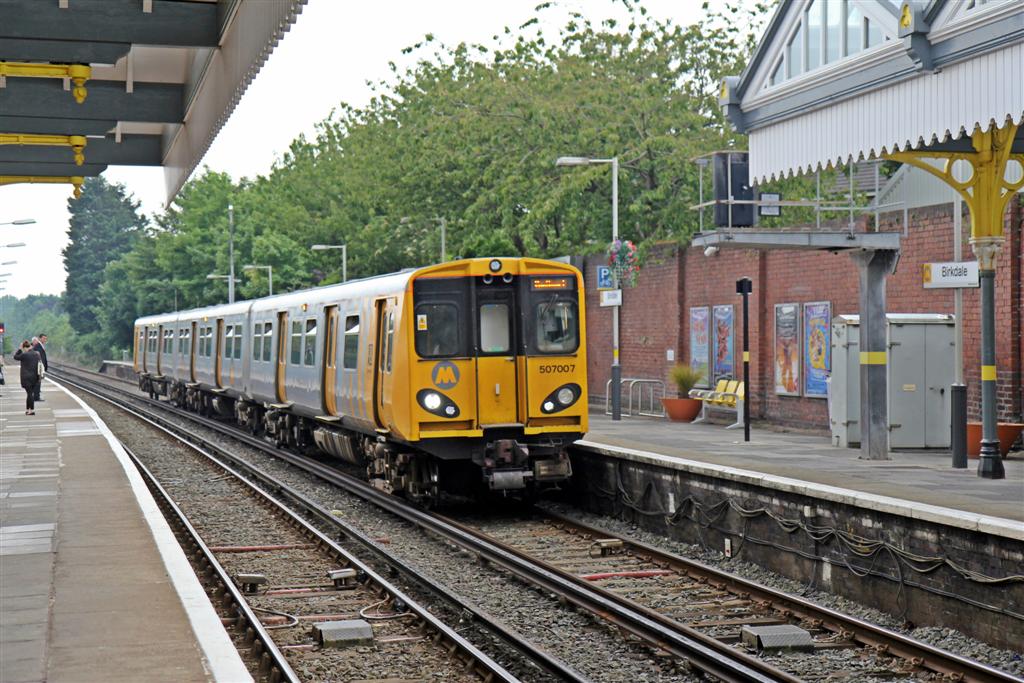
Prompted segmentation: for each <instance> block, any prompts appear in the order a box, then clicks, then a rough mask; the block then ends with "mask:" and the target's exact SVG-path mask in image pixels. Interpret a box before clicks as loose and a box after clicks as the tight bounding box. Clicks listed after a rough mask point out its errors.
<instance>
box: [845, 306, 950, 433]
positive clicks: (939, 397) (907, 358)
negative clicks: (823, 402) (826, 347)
mask: <svg viewBox="0 0 1024 683" xmlns="http://www.w3.org/2000/svg"><path fill="white" fill-rule="evenodd" d="M887 317H888V323H889V324H888V327H887V339H888V349H889V357H888V385H889V386H888V389H889V391H888V407H889V446H890V448H949V446H950V429H949V426H950V406H949V387H950V385H951V384H952V383H953V379H954V377H955V374H954V373H955V371H956V356H955V336H956V324H955V320H954V318H953V316H951V315H945V314H929V313H912V314H906V313H890V314H889V315H888V316H887ZM859 323H860V319H859V316H856V315H840V316H836V317H835V318H833V320H832V368H833V372H832V379H831V393H830V404H829V423H830V428H831V432H832V443H833V444H834V445H836V446H840V447H847V446H856V445H859V443H860V425H859V421H860V349H859V347H858V337H859Z"/></svg>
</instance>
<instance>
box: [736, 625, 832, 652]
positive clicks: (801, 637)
mask: <svg viewBox="0 0 1024 683" xmlns="http://www.w3.org/2000/svg"><path fill="white" fill-rule="evenodd" d="M741 634H742V636H743V644H744V645H747V646H749V647H752V648H756V649H757V650H813V649H814V641H813V640H812V639H811V634H810V633H808V632H807V631H805V630H804V629H802V628H800V627H799V626H793V625H791V624H782V625H779V626H744V627H743V630H742V631H741Z"/></svg>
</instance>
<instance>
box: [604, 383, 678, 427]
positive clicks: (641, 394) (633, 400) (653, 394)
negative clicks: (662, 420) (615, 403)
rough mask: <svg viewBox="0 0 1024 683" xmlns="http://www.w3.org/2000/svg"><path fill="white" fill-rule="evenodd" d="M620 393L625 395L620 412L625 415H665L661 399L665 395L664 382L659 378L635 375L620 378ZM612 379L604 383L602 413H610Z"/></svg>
mask: <svg viewBox="0 0 1024 683" xmlns="http://www.w3.org/2000/svg"><path fill="white" fill-rule="evenodd" d="M621 387H622V395H623V396H624V397H626V405H625V406H623V410H622V414H623V415H624V416H626V417H639V416H643V417H665V406H664V405H662V403H661V399H662V398H664V396H665V383H664V382H662V381H661V380H660V379H640V378H637V377H623V378H622V383H621ZM611 389H612V381H611V380H608V381H607V382H605V385H604V414H605V415H611V414H612V402H611Z"/></svg>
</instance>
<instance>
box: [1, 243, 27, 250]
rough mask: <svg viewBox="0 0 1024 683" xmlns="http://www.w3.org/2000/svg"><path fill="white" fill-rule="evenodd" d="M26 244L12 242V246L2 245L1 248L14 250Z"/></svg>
mask: <svg viewBox="0 0 1024 683" xmlns="http://www.w3.org/2000/svg"><path fill="white" fill-rule="evenodd" d="M23 246H25V243H24V242H11V243H10V244H0V247H6V248H7V249H13V248H14V247H23Z"/></svg>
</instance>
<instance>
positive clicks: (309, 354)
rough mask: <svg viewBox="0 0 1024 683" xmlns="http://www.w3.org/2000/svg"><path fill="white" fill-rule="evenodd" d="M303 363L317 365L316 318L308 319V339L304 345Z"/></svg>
mask: <svg viewBox="0 0 1024 683" xmlns="http://www.w3.org/2000/svg"><path fill="white" fill-rule="evenodd" d="M302 364H303V365H309V366H313V365H316V318H309V319H308V320H306V339H305V342H304V343H303V345H302Z"/></svg>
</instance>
